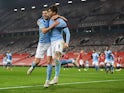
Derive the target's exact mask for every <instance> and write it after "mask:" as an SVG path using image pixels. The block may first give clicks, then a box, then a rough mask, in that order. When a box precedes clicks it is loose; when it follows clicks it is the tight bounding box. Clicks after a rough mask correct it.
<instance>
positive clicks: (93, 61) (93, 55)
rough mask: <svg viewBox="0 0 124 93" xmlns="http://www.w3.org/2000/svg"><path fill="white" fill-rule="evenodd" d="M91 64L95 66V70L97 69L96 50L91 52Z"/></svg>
mask: <svg viewBox="0 0 124 93" xmlns="http://www.w3.org/2000/svg"><path fill="white" fill-rule="evenodd" d="M92 65H93V66H94V67H95V69H96V71H98V69H99V54H98V53H97V52H96V50H93V53H92Z"/></svg>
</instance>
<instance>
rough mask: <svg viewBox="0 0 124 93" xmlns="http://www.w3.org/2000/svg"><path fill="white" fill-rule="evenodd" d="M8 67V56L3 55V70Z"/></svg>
mask: <svg viewBox="0 0 124 93" xmlns="http://www.w3.org/2000/svg"><path fill="white" fill-rule="evenodd" d="M6 67H7V58H6V55H5V54H4V55H3V68H6Z"/></svg>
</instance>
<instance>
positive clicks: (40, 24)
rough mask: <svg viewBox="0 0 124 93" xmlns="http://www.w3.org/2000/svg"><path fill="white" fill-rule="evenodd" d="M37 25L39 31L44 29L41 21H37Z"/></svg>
mask: <svg viewBox="0 0 124 93" xmlns="http://www.w3.org/2000/svg"><path fill="white" fill-rule="evenodd" d="M37 24H38V26H39V28H40V29H42V28H45V25H44V24H43V22H42V21H41V20H38V21H37Z"/></svg>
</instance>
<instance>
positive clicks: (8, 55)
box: [6, 50, 12, 71]
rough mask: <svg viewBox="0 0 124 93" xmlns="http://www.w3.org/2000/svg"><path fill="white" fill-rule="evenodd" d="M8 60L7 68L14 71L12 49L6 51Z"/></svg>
mask: <svg viewBox="0 0 124 93" xmlns="http://www.w3.org/2000/svg"><path fill="white" fill-rule="evenodd" d="M6 62H7V64H6V65H7V69H8V70H11V71H12V53H11V52H10V50H8V51H7V53H6Z"/></svg>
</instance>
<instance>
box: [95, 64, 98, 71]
mask: <svg viewBox="0 0 124 93" xmlns="http://www.w3.org/2000/svg"><path fill="white" fill-rule="evenodd" d="M95 69H96V71H98V70H99V65H98V62H95Z"/></svg>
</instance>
